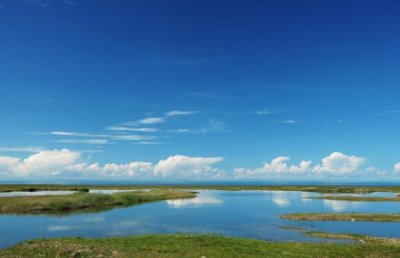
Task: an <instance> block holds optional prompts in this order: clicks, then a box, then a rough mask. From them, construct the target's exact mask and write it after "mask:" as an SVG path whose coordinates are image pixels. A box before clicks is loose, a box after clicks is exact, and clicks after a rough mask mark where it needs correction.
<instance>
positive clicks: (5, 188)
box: [0, 185, 400, 193]
mask: <svg viewBox="0 0 400 258" xmlns="http://www.w3.org/2000/svg"><path fill="white" fill-rule="evenodd" d="M85 188H86V189H89V188H90V189H120V190H124V189H125V190H126V189H144V188H151V189H210V190H227V191H241V190H272V191H306V192H318V193H372V192H400V186H318V185H314V186H295V185H282V186H270V185H252V186H243V185H237V186H228V185H162V186H155V185H131V186H126V185H124V186H121V185H101V186H100V185H0V192H11V191H43V190H72V191H78V190H79V189H85Z"/></svg>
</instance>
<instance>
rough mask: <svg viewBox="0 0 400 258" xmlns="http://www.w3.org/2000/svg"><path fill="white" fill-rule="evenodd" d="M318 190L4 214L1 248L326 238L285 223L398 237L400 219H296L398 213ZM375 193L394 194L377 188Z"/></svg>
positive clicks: (209, 194) (393, 206)
mask: <svg viewBox="0 0 400 258" xmlns="http://www.w3.org/2000/svg"><path fill="white" fill-rule="evenodd" d="M318 195H319V194H317V193H307V192H290V191H287V192H286V191H241V192H235V191H214V190H213V191H211V190H206V191H200V192H199V195H198V197H196V198H193V199H183V200H169V201H161V202H155V203H148V204H143V205H138V206H132V207H128V208H117V209H113V210H109V211H103V212H97V213H88V214H76V215H69V216H62V217H60V216H58V217H57V216H48V215H27V216H17V215H0V232H1V233H0V247H2V248H3V247H6V246H10V245H13V244H15V243H17V242H20V241H24V240H27V239H35V238H44V237H46V238H47V237H62V236H81V237H109V236H125V235H138V234H150V233H175V232H182V233H217V234H223V235H228V236H238V237H248V238H256V239H265V240H273V241H325V240H323V239H317V238H310V237H307V236H304V235H303V234H302V233H301V232H299V231H293V230H285V229H282V228H281V227H283V226H297V227H304V228H305V230H323V231H328V232H342V233H361V234H368V235H372V236H383V237H398V238H400V223H377V222H297V221H288V220H284V219H281V218H280V217H279V216H280V215H281V214H283V213H291V212H371V213H400V203H399V202H349V201H333V200H314V199H307V198H305V197H307V196H318ZM373 195H375V196H380V195H383V196H387V195H393V193H389V194H388V193H375V194H373Z"/></svg>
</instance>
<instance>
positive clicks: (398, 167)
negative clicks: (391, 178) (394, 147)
mask: <svg viewBox="0 0 400 258" xmlns="http://www.w3.org/2000/svg"><path fill="white" fill-rule="evenodd" d="M394 171H395V172H398V173H400V162H399V163H397V164H396V165H394Z"/></svg>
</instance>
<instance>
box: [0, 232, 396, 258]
mask: <svg viewBox="0 0 400 258" xmlns="http://www.w3.org/2000/svg"><path fill="white" fill-rule="evenodd" d="M399 255H400V246H399V245H398V244H397V243H390V242H384V241H376V242H366V243H364V244H337V243H282V242H265V241H261V240H250V239H240V238H230V237H223V236H216V235H186V234H173V235H150V236H136V237H118V238H105V239H84V238H60V239H49V240H43V239H40V240H33V241H28V242H26V243H22V244H18V245H16V246H14V247H11V248H8V249H6V250H0V257H4V258H9V257H68V258H70V257H119V258H124V257H151V258H159V257H165V258H168V257H185V258H191V257H193V258H194V257H195V258H201V257H207V258H211V257H219V258H225V257H226V258H234V257H274V258H276V257H296V258H303V257H309V258H311V257H386V258H389V257H399Z"/></svg>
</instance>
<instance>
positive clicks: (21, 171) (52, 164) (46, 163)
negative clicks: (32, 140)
mask: <svg viewBox="0 0 400 258" xmlns="http://www.w3.org/2000/svg"><path fill="white" fill-rule="evenodd" d="M79 159H80V153H79V152H73V151H70V150H67V149H62V150H42V151H39V152H38V153H35V154H32V155H30V156H29V157H27V158H25V159H21V158H16V157H9V156H0V173H2V174H5V175H9V176H10V175H13V176H31V175H32V176H38V175H39V176H40V175H56V174H58V173H60V172H62V171H63V170H65V168H66V167H67V166H68V165H71V164H74V163H76V162H77V161H78V160H79Z"/></svg>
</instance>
